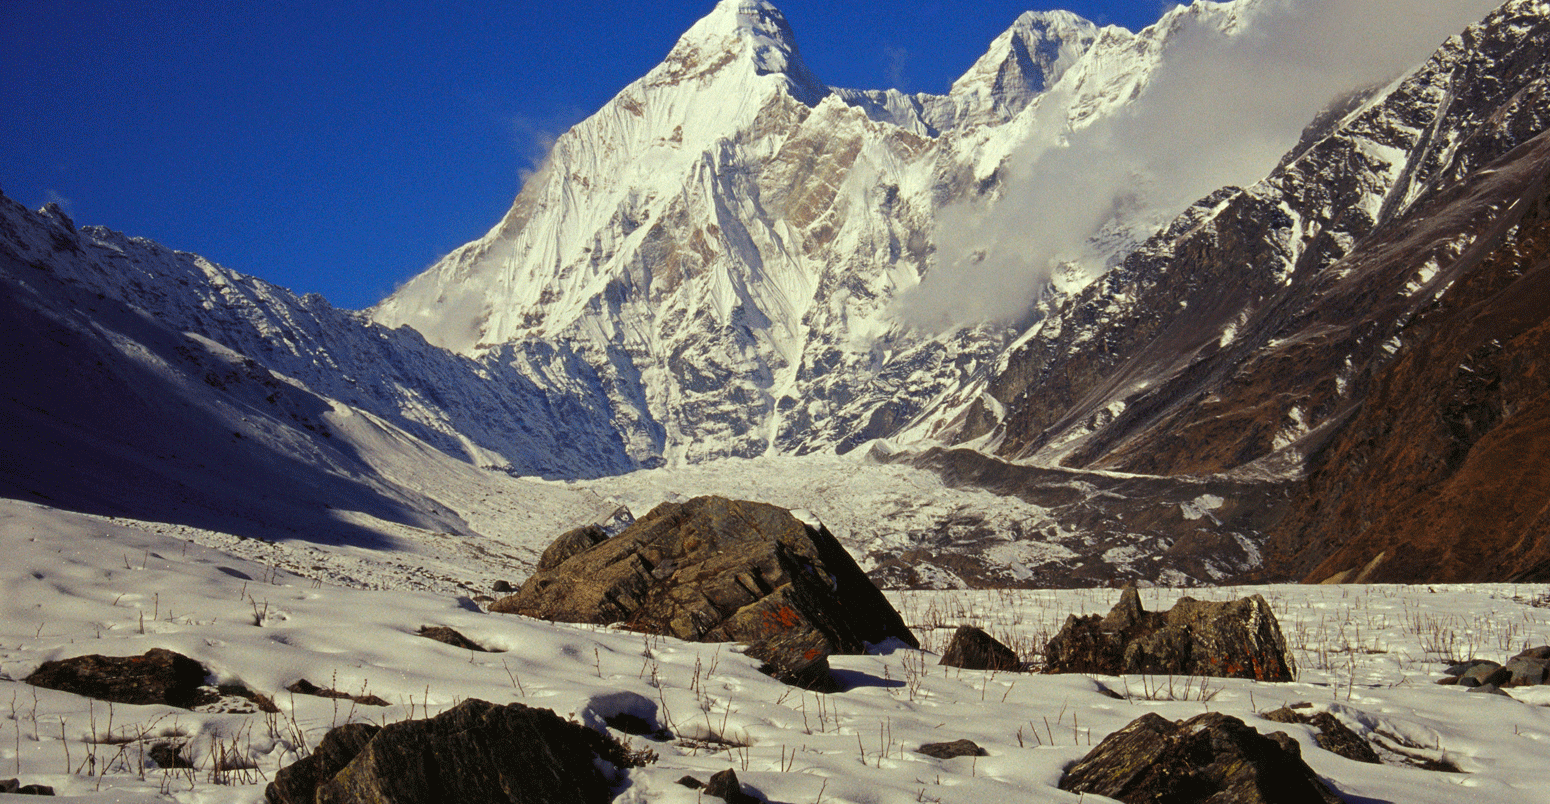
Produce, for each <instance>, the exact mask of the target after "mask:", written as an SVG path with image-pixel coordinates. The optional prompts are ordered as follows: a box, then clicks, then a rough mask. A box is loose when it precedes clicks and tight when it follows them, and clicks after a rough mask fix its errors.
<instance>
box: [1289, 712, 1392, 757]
mask: <svg viewBox="0 0 1550 804" xmlns="http://www.w3.org/2000/svg"><path fill="white" fill-rule="evenodd" d="M1260 717H1262V718H1264V719H1266V720H1269V721H1273V722H1276V723H1302V724H1306V725H1309V726H1312V727H1314V728H1315V729H1318V732H1319V733H1318V734H1317V735H1316V736H1314V738H1313V741H1314V742H1315V743H1318V746H1319V747H1320V748H1322V749H1324V750H1325V751H1328V752H1330V753H1332V754H1339V755H1340V756H1343V757H1345V758H1346V759H1351V760H1355V761H1357V762H1367V763H1370V764H1373V765H1376V764H1379V763H1380V762H1381V761H1382V760H1380V759H1379V758H1378V752H1377V751H1374V750H1373V748H1372V745H1370V744H1369V743H1368V742H1367V741H1366V740H1364V739H1362V738H1361V736H1360V735H1358V734H1357V733H1356V732H1354V731H1351V730H1350V729H1349V728H1347V727H1346V725H1345V724H1344V723H1341V722H1340V720H1339V719H1338V718H1336V717H1335V716H1334V715H1332V714H1330V713H1328V712H1318V713H1315V714H1313V715H1306V714H1303V713H1302V712H1298V711H1296V710H1294V709H1291V708H1289V707H1284V706H1283V707H1281V708H1280V709H1277V710H1275V711H1273V712H1266V713H1264V714H1262V715H1260Z"/></svg>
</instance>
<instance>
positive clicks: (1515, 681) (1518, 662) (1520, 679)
mask: <svg viewBox="0 0 1550 804" xmlns="http://www.w3.org/2000/svg"><path fill="white" fill-rule="evenodd" d="M1505 669H1507V672H1511V674H1513V677H1511V679H1510V680H1508V682H1507V685H1508V686H1538V685H1542V683H1547V682H1550V660H1545V658H1528V657H1514V658H1510V660H1507V668H1505Z"/></svg>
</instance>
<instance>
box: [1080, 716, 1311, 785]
mask: <svg viewBox="0 0 1550 804" xmlns="http://www.w3.org/2000/svg"><path fill="white" fill-rule="evenodd" d="M1060 789H1062V790H1066V791H1069V792H1073V793H1094V794H1097V795H1102V796H1108V797H1109V798H1113V799H1117V800H1119V801H1123V802H1125V804H1165V803H1166V804H1173V802H1204V801H1210V802H1212V803H1213V804H1307V803H1310V802H1311V803H1313V804H1339V802H1340V798H1339V797H1338V796H1336V795H1335V794H1334V792H1332V791H1331V790H1330V789H1329V788H1328V787H1327V786H1326V785H1325V784H1324V783H1323V782H1322V781H1320V780H1319V778H1318V777H1317V776H1316V775H1314V773H1313V771H1312V770H1311V769H1309V768H1308V766H1307V764H1306V763H1304V762H1303V760H1302V754H1301V751H1300V750H1299V749H1298V747H1297V742H1296V741H1295V740H1293V739H1292V738H1290V737H1288V736H1286V735H1285V734H1283V733H1281V732H1275V733H1273V734H1271V735H1269V736H1265V735H1262V734H1260V733H1259V732H1257V731H1255V730H1254V729H1252V728H1250V727H1249V726H1247V725H1245V724H1244V722H1243V721H1241V720H1239V719H1237V718H1235V717H1231V716H1228V715H1223V714H1221V713H1219V712H1208V713H1206V714H1203V715H1197V716H1196V717H1192V718H1190V719H1189V720H1185V721H1180V722H1177V723H1172V722H1169V721H1167V720H1165V719H1163V718H1162V717H1160V716H1158V715H1156V714H1146V715H1142V716H1141V717H1140V718H1139V719H1137V720H1135V721H1133V722H1132V723H1130V725H1128V726H1126V727H1125V728H1123V729H1120V730H1119V731H1117V732H1115V733H1113V734H1111V735H1109V736H1108V737H1106V738H1104V740H1103V742H1101V743H1099V744H1098V746H1097V747H1096V748H1094V749H1093V750H1092V751H1091V752H1089V753H1088V754H1087V756H1085V757H1083V758H1082V759H1081V760H1079V761H1078V762H1077V763H1076V764H1075V765H1072V766H1071V767H1070V769H1068V770H1067V771H1066V775H1065V777H1064V778H1062V779H1061V780H1060Z"/></svg>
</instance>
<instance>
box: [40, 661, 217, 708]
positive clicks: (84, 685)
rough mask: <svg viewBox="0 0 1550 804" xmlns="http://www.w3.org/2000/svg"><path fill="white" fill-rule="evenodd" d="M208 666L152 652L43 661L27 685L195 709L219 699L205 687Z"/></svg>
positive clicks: (89, 695) (105, 698) (98, 697)
mask: <svg viewBox="0 0 1550 804" xmlns="http://www.w3.org/2000/svg"><path fill="white" fill-rule="evenodd" d="M208 675H209V673H208V672H206V670H205V668H204V665H202V664H200V663H199V662H196V661H194V660H193V659H190V658H188V657H187V656H184V655H183V654H181V653H175V652H173V651H170V650H166V649H165V648H152V649H150V650H148V651H146V652H145V653H144V655H141V656H123V657H119V656H101V655H97V654H92V655H90V656H77V657H75V658H71V659H59V660H57V661H52V662H44V663H43V665H42V666H41V667H39V668H38V669H37V670H36V671H35V672H33V674H32V675H30V676H28V677H27V683H28V684H31V685H33V686H34V687H44V688H47V689H51V690H61V691H64V692H73V693H75V694H77V695H84V696H86V697H88V698H95V699H97V700H99V701H111V702H113V703H122V704H139V705H142V706H151V705H155V704H162V705H165V706H176V707H181V708H183V709H192V708H194V707H196V706H203V705H205V704H210V703H214V702H215V701H216V700H218V699H219V695H218V694H216V693H215V692H214V691H213V690H211V689H210V688H209V687H207V686H206V685H205V679H206V677H207V676H208Z"/></svg>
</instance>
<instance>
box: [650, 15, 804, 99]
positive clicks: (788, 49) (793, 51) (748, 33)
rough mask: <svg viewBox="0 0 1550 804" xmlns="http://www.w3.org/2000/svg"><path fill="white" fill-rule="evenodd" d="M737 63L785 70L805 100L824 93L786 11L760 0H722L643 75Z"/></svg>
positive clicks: (701, 72) (683, 74) (664, 79)
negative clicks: (802, 52)
mask: <svg viewBox="0 0 1550 804" xmlns="http://www.w3.org/2000/svg"><path fill="white" fill-rule="evenodd" d="M739 63H742V64H746V65H749V66H751V67H752V68H753V72H754V74H755V75H784V76H786V77H787V78H788V79H789V80H790V81H791V84H792V86H791V92H792V95H794V96H795V97H797V98H798V99H799V100H801V101H803V102H804V103H807V104H809V105H814V104H816V103H817V102H818V101H819V100H822V99H823V97H824V96H825V95H827V94H828V87H826V86H825V85H824V83H823V82H822V81H819V80H818V78H817V77H816V76H815V75H813V73H812V71H811V70H809V69H808V68H807V65H806V63H804V62H803V61H802V55H801V53H800V51H798V50H797V44H796V36H795V35H794V34H793V33H792V32H791V26H790V24H788V23H787V22H786V17H785V15H784V14H782V13H781V12H780V9H778V8H776V7H775V6H774V5H772V4H770V3H766V2H764V0H721V2H719V3H717V4H716V7H715V9H714V10H712V11H711V12H710V13H709V14H707V15H705V17H703V18H702V19H700V21H699V22H696V23H695V24H694V25H693V26H692V27H690V28H689V30H688V31H687V32H686V33H684V35H683V36H682V37H680V38H679V40H678V44H676V45H674V46H673V49H672V51H670V52H669V53H668V55H667V59H666V60H664V62H663V63H662V65H661V66H659V67H657V68H656V69H655V70H653V71H652V74H651V75H650V76H648V80H650V81H652V83H679V82H681V81H683V80H686V79H689V78H696V77H701V76H709V75H711V74H714V73H716V72H719V71H720V70H722V69H724V68H727V67H729V66H732V65H735V64H739Z"/></svg>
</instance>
